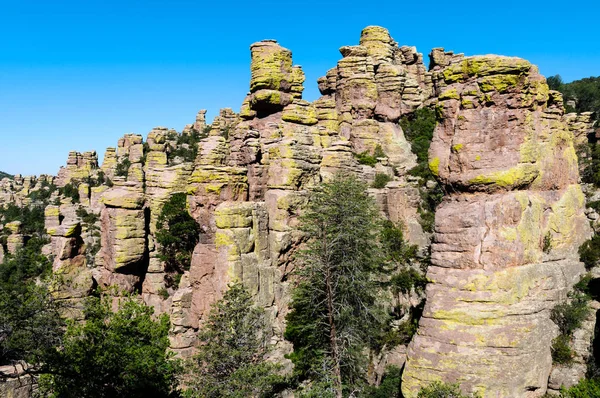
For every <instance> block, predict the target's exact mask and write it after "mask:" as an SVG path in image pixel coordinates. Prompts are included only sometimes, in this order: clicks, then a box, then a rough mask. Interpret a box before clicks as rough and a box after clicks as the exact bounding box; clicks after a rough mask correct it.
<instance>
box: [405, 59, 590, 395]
mask: <svg viewBox="0 0 600 398" xmlns="http://www.w3.org/2000/svg"><path fill="white" fill-rule="evenodd" d="M432 80H433V84H434V88H435V92H436V95H437V97H438V100H439V101H438V104H437V105H436V110H437V113H438V118H439V123H438V125H437V127H436V129H435V133H434V138H433V141H432V144H431V147H430V151H429V158H430V168H431V170H432V171H433V172H434V173H435V174H436V175H437V176H438V178H439V181H440V182H441V183H442V184H443V186H444V187H445V189H446V191H447V192H448V195H447V197H446V198H445V200H444V202H443V203H442V204H441V205H440V206H439V208H438V210H437V212H436V222H435V235H434V240H433V244H432V249H431V250H432V254H431V260H432V265H431V266H430V268H429V270H428V274H427V276H428V278H429V279H430V280H431V283H430V284H429V285H428V287H427V301H426V306H425V310H424V313H423V317H422V318H421V321H420V324H419V330H418V333H417V335H416V336H415V338H414V339H413V341H412V342H411V344H410V345H409V349H408V360H407V364H406V367H405V371H404V374H403V384H402V388H403V392H404V394H405V395H406V396H408V397H413V396H416V393H417V392H418V390H419V389H420V387H422V386H424V385H427V384H429V383H431V382H432V381H434V380H444V381H448V382H458V383H460V384H461V386H462V388H463V389H464V390H467V391H473V392H479V393H480V394H482V395H483V396H484V397H537V396H541V395H543V394H544V393H545V392H546V388H547V384H548V375H549V374H550V371H551V367H552V359H551V356H550V346H551V341H552V339H553V338H554V337H555V336H556V335H557V327H556V325H555V324H554V323H553V322H552V321H551V320H550V310H551V308H552V307H553V306H554V305H556V304H557V303H558V302H559V301H560V300H564V299H565V298H566V294H567V292H568V291H569V290H570V289H571V287H572V286H573V284H574V283H575V282H577V281H578V280H579V277H580V275H581V274H582V273H583V271H584V268H583V265H582V264H581V263H579V261H578V254H577V248H578V247H579V245H580V244H581V243H582V242H583V241H584V240H586V239H587V238H588V237H589V235H590V228H589V224H588V221H587V219H586V216H585V214H584V211H583V210H584V203H585V197H584V195H583V193H582V191H581V187H580V186H579V185H578V164H577V156H576V155H575V149H574V146H573V135H572V133H571V132H570V131H569V129H568V127H567V125H566V123H565V121H564V120H563V107H562V99H561V96H560V94H559V93H558V92H553V91H549V90H548V86H547V85H546V82H545V79H544V78H543V77H542V76H541V75H540V74H539V73H538V71H537V68H536V67H534V66H532V65H531V64H529V63H528V62H527V61H525V60H522V59H518V58H508V57H499V56H481V57H466V58H464V57H461V56H452V58H451V60H450V61H449V62H447V63H445V64H443V63H442V64H439V65H435V66H434V68H433V71H432Z"/></svg>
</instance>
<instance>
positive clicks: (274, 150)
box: [0, 27, 590, 397]
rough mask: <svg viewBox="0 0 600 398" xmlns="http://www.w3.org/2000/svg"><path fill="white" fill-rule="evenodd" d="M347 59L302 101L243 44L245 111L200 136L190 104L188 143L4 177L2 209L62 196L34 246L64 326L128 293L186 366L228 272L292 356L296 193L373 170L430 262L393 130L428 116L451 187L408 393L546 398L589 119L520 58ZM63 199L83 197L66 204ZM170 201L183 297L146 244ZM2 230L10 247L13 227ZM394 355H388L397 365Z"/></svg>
mask: <svg viewBox="0 0 600 398" xmlns="http://www.w3.org/2000/svg"><path fill="white" fill-rule="evenodd" d="M340 52H341V54H342V59H341V60H340V61H339V62H338V64H337V66H336V67H334V68H332V69H330V70H329V71H328V72H327V74H326V76H324V77H322V78H320V79H319V80H318V84H319V89H320V92H321V94H322V97H321V98H319V99H318V100H316V101H314V102H312V103H310V102H308V101H305V100H303V99H302V91H303V83H304V73H303V72H302V69H301V68H300V67H299V66H294V65H293V62H292V54H291V52H290V51H289V50H287V49H285V48H283V47H281V46H280V45H279V44H278V43H277V42H275V41H272V40H267V41H262V42H259V43H255V44H253V45H252V46H251V60H252V61H251V72H252V73H251V81H250V93H249V95H248V96H247V97H246V99H245V100H244V102H243V104H242V106H241V110H240V112H239V113H235V112H234V111H232V110H231V109H223V110H221V112H220V114H219V116H217V117H216V118H215V120H214V121H213V123H212V124H210V125H207V123H206V119H205V113H206V112H205V111H200V112H199V113H198V115H197V116H196V119H195V122H194V123H192V124H189V125H187V126H185V128H184V129H183V131H182V133H177V132H176V131H174V130H169V129H167V128H163V127H157V128H155V129H153V130H152V131H151V132H150V133H149V134H148V136H147V139H146V141H145V142H144V140H143V137H142V136H140V135H135V134H127V135H125V136H124V137H123V138H122V139H120V140H119V142H118V144H117V146H116V147H115V148H108V149H107V151H106V155H105V158H104V163H103V164H102V165H101V166H99V165H98V161H97V156H96V153H95V152H86V153H83V154H80V153H76V152H72V153H70V154H69V158H68V161H67V166H66V167H64V168H62V169H61V170H60V171H59V173H58V176H57V177H56V178H53V177H46V176H42V177H40V178H39V179H36V178H23V177H21V176H16V177H15V178H14V180H8V179H4V180H2V181H1V182H0V204H2V203H10V202H15V203H17V204H19V205H27V204H28V203H29V201H30V198H29V193H30V192H31V190H32V189H34V190H36V189H38V190H39V189H40V187H41V186H42V185H43V184H45V183H50V182H54V183H55V184H56V185H57V186H58V187H61V188H63V194H62V195H58V193H53V194H52V196H51V198H50V201H51V203H52V204H51V205H49V206H47V207H46V210H45V217H46V229H47V233H48V234H49V235H50V237H51V244H50V245H48V246H47V247H46V248H45V251H46V252H47V253H48V254H51V255H52V256H53V258H54V272H55V273H56V274H59V275H61V277H62V280H63V281H64V286H63V287H62V289H61V290H60V292H59V294H60V295H61V296H62V298H64V299H66V300H70V301H71V302H72V303H73V304H74V305H73V308H75V311H74V313H73V314H72V316H75V317H77V316H80V314H79V313H78V311H77V310H76V309H77V307H78V306H79V305H80V303H81V298H82V297H85V296H86V295H88V294H89V293H90V292H91V291H92V289H94V288H96V287H102V288H110V287H113V288H116V289H117V294H121V293H122V292H136V291H137V292H141V294H142V296H143V298H144V300H145V301H146V303H148V304H150V305H153V306H154V307H155V308H156V310H157V311H158V312H165V313H168V314H170V316H171V322H172V331H171V348H172V349H173V350H174V351H175V352H177V353H178V354H180V355H182V356H188V355H190V354H191V353H192V352H193V350H194V345H195V344H196V332H197V330H198V328H199V327H200V325H201V323H202V321H203V319H204V317H205V315H206V314H207V312H208V310H209V309H210V306H211V305H212V304H213V303H214V302H215V301H216V300H218V299H219V298H220V297H221V296H222V294H223V292H224V291H225V289H226V288H227V283H228V282H230V281H232V280H240V281H242V282H243V283H244V285H245V286H246V287H247V288H248V289H249V291H250V292H251V293H252V294H253V296H254V298H255V301H256V303H257V304H259V305H260V306H262V307H263V308H265V309H266V310H267V313H268V314H269V316H270V319H271V325H272V331H271V334H272V339H271V343H272V345H273V346H274V347H275V348H276V349H275V351H274V353H273V356H274V357H276V358H277V359H278V360H280V361H285V360H284V359H283V355H284V354H286V353H289V352H290V351H291V349H292V347H291V345H290V343H289V342H287V341H285V340H284V339H283V330H284V328H285V315H286V313H287V311H288V303H289V300H290V282H289V278H290V272H291V271H292V270H293V268H294V263H293V261H292V259H293V254H294V252H295V251H296V250H297V248H298V247H299V245H301V243H302V241H303V239H304V237H303V236H302V235H301V234H300V232H299V231H298V230H297V228H296V226H297V224H298V219H297V217H298V215H299V213H300V211H301V209H302V207H303V206H304V204H305V203H306V200H307V193H308V190H309V189H310V188H311V187H313V186H314V185H316V184H318V183H320V182H321V181H327V180H328V179H329V178H331V176H333V175H334V174H335V173H338V172H342V173H351V174H355V175H357V176H359V177H360V178H361V179H363V180H364V181H366V182H369V183H371V182H373V181H374V179H375V176H376V174H377V173H379V174H386V175H387V176H389V177H390V178H391V181H390V182H389V183H387V185H386V186H385V188H382V189H370V193H371V194H372V195H373V196H374V197H375V198H376V200H377V203H378V205H379V206H380V208H381V212H382V215H383V216H385V217H386V218H387V219H389V220H391V221H393V222H394V223H397V224H399V225H402V226H403V228H404V232H405V236H406V237H407V238H408V240H409V243H413V244H417V245H418V246H419V247H420V248H421V249H423V250H424V251H426V250H427V249H428V246H429V243H430V238H431V237H430V235H429V234H427V233H424V232H423V229H422V227H421V224H420V222H419V215H418V210H417V209H418V207H419V204H420V198H419V189H423V187H422V185H423V184H424V183H425V181H421V180H419V179H418V178H414V177H410V176H408V175H407V171H408V170H409V169H411V168H413V167H414V166H415V165H416V156H415V155H414V154H413V153H412V151H411V146H410V144H409V143H408V142H407V140H406V138H405V136H404V133H403V131H402V128H401V127H400V125H399V124H398V122H399V120H400V118H401V117H402V116H404V115H407V114H409V113H411V112H413V111H415V110H416V109H418V108H420V107H424V106H428V107H432V108H435V110H436V113H437V117H438V124H437V127H436V130H435V134H434V138H433V142H432V144H431V148H430V153H429V155H430V168H431V170H432V172H433V173H434V174H435V175H436V177H437V178H438V180H439V183H440V184H441V185H442V186H443V187H444V190H445V191H446V192H447V194H446V198H445V199H444V202H443V203H442V204H441V205H440V206H439V208H438V209H437V213H436V221H435V234H434V236H433V243H432V245H431V262H432V265H431V267H430V268H429V271H428V274H427V276H428V278H429V279H430V281H431V283H430V284H429V285H428V287H427V302H426V306H425V310H424V314H423V317H422V319H421V321H420V324H419V330H418V333H417V335H416V336H415V338H414V340H413V341H412V343H411V344H410V346H409V348H408V362H407V364H406V367H405V371H404V376H403V389H404V393H405V394H406V395H407V396H409V397H410V396H414V395H416V392H417V391H418V389H419V387H422V386H424V385H426V384H429V383H430V382H431V381H434V380H439V379H442V380H446V381H451V382H456V381H458V382H460V383H461V384H462V385H463V387H464V388H465V389H467V390H473V391H480V392H481V393H483V395H484V396H490V397H491V396H493V397H497V396H503V397H520V396H538V395H540V394H541V393H543V392H544V391H545V389H546V385H547V382H548V376H549V374H550V370H551V358H550V344H551V340H552V338H553V337H554V336H555V335H556V326H554V324H553V323H552V322H551V321H550V319H549V310H550V308H552V307H553V306H554V305H555V304H556V303H557V302H558V301H559V300H562V299H564V298H565V297H566V293H567V291H568V290H570V288H571V287H572V285H573V283H574V282H576V281H577V280H578V277H579V276H580V275H581V274H582V272H583V266H582V265H581V264H580V263H579V262H578V256H577V248H578V246H579V245H580V244H581V243H582V242H583V241H584V240H585V239H587V238H588V237H589V235H590V228H589V225H588V220H587V218H586V216H585V214H584V213H583V209H584V200H585V198H584V196H583V194H582V192H581V188H580V186H579V185H578V165H577V156H576V155H575V151H574V146H573V136H574V134H575V136H577V137H582V136H584V135H585V134H587V133H586V132H587V131H588V130H589V128H590V121H589V120H587V119H585V116H584V117H576V116H573V115H570V116H564V115H563V107H562V99H561V97H560V94H558V93H556V92H552V91H549V90H548V86H547V85H546V82H545V79H544V78H543V77H542V76H541V75H540V74H539V73H538V71H537V69H536V67H534V66H532V65H531V64H530V63H528V62H527V61H524V60H521V59H517V58H507V57H498V56H485V57H468V58H465V57H464V56H462V55H455V54H453V53H450V52H444V50H443V49H434V50H433V51H432V53H431V55H430V59H431V62H430V68H429V71H427V70H426V68H425V66H424V64H423V60H422V56H421V54H419V53H417V52H416V49H415V48H414V47H407V46H398V45H397V43H395V42H394V41H393V39H392V38H391V37H390V35H389V33H388V32H387V30H385V29H383V28H380V27H368V28H365V29H364V30H363V32H362V34H361V38H360V44H359V45H356V46H346V47H342V48H341V49H340ZM588 119H589V118H588ZM194 134H200V135H201V136H202V137H203V138H201V139H200V140H199V142H198V143H197V144H196V143H195V142H193V141H189V140H187V139H186V137H189V136H191V135H194ZM578 139H581V138H578ZM189 142H193V143H192V144H189ZM191 146H194V147H193V148H192V147H191ZM379 148H381V151H382V152H383V153H384V155H385V156H383V157H381V158H379V159H378V162H377V164H376V165H374V166H369V165H362V164H360V163H359V162H358V160H357V156H356V155H357V154H361V153H365V152H366V153H368V154H371V155H372V154H374V153H376V152H379ZM186 153H187V154H188V155H185V154H186ZM189 153H194V154H196V156H195V158H190V157H189ZM431 183H432V182H430V183H429V184H428V185H430V184H431ZM32 187H33V188H32ZM67 188H70V190H69V189H67ZM73 190H74V191H75V193H76V195H77V196H78V197H79V200H78V201H76V200H73V199H72V196H73V195H75V193H73V192H71V196H67V195H66V194H65V192H67V191H73ZM174 193H185V194H186V195H187V206H188V210H189V212H190V214H191V215H192V216H193V218H194V219H195V220H196V221H197V222H198V224H199V225H200V227H201V230H202V233H201V235H200V240H199V243H198V244H197V245H196V247H195V249H194V251H193V255H192V260H191V264H189V270H186V271H185V272H184V273H183V275H181V279H180V281H179V283H178V285H175V284H173V283H172V282H171V280H172V275H170V272H172V271H170V270H168V269H167V268H166V265H165V263H164V262H163V261H162V260H161V258H160V256H159V252H160V250H159V249H160V248H159V247H158V244H157V242H156V233H157V231H156V223H157V220H158V216H159V214H160V212H161V210H162V208H163V205H164V204H165V203H166V202H167V200H168V199H169V197H170V196H171V195H173V194H174ZM5 228H10V229H11V236H14V237H13V239H12V240H11V242H13V243H14V244H15V245H18V244H19V242H20V244H22V235H21V234H20V233H19V229H18V228H19V227H18V225H12V226H9V225H7V226H5ZM13 230H14V231H13ZM8 249H9V250H12V251H14V250H16V246H15V247H10V248H8ZM2 255H3V252H2V246H1V245H0V259H1V256H2ZM410 299H411V298H410V297H408V298H407V300H408V301H410ZM403 352H404V350H402V349H398V350H395V351H394V353H393V354H390V355H388V359H386V361H387V360H389V361H390V362H394V363H396V364H402V363H403V361H404V358H405V355H404V354H403ZM384 362H385V361H384ZM483 364H485V366H483ZM384 365H385V363H380V364H377V366H378V367H380V368H383V367H384Z"/></svg>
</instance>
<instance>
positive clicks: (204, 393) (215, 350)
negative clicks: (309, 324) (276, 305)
mask: <svg viewBox="0 0 600 398" xmlns="http://www.w3.org/2000/svg"><path fill="white" fill-rule="evenodd" d="M266 327H267V324H266V319H265V313H264V310H262V309H259V308H257V307H255V306H253V303H252V297H251V296H250V294H249V293H248V291H247V290H246V289H245V288H244V287H243V285H242V284H240V283H234V284H232V285H231V286H230V287H229V290H227V292H225V295H224V297H223V298H222V299H221V300H219V301H218V302H217V303H216V304H215V305H214V306H213V308H212V310H211V312H210V314H209V316H208V319H207V321H206V323H205V324H204V326H203V327H202V329H201V330H200V333H199V334H198V338H199V340H200V344H199V348H198V350H199V351H198V354H197V355H196V357H195V358H194V360H193V362H192V364H191V369H192V370H191V372H190V374H189V375H188V376H187V377H186V380H185V384H186V386H187V389H186V392H185V396H186V397H190V398H221V397H229V398H245V397H264V396H270V394H272V392H273V391H274V390H275V389H276V388H277V387H278V385H280V384H281V383H282V382H283V377H282V376H280V375H278V374H277V371H278V370H279V366H278V365H276V364H273V363H270V362H267V361H265V359H264V357H265V355H266V354H267V352H268V349H267V348H268V347H267V344H266Z"/></svg>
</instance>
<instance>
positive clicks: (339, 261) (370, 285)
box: [286, 175, 385, 397]
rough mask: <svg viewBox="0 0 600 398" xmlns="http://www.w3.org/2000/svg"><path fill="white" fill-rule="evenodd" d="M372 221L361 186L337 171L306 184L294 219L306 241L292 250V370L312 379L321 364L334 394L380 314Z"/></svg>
mask: <svg viewBox="0 0 600 398" xmlns="http://www.w3.org/2000/svg"><path fill="white" fill-rule="evenodd" d="M379 226H380V225H379V217H378V210H377V208H376V206H375V203H374V201H373V199H372V198H371V197H370V196H369V195H368V194H367V193H366V186H365V185H364V184H363V183H361V182H360V181H358V180H357V179H356V178H355V177H345V176H342V175H337V176H335V177H334V179H333V180H332V181H331V182H329V183H325V184H323V185H322V186H321V187H319V188H317V189H315V190H314V191H313V193H312V196H311V198H310V201H309V204H308V206H307V208H306V210H305V214H304V215H303V216H302V218H301V227H300V228H301V230H302V231H304V232H305V233H306V235H307V236H308V237H309V240H308V242H307V245H306V250H303V251H302V252H301V253H300V255H299V257H298V260H299V264H298V270H297V276H298V280H299V281H298V285H297V287H296V288H295V289H294V291H293V294H292V299H293V300H292V303H291V312H290V314H289V315H288V317H287V321H288V324H287V329H286V338H288V339H289V340H290V341H292V342H293V343H294V353H293V354H291V358H292V360H293V362H294V364H295V366H296V371H297V372H298V375H299V376H300V377H310V378H312V379H319V378H320V376H322V375H323V367H326V369H327V370H328V371H329V372H331V375H332V380H333V386H334V389H335V391H336V396H337V397H341V396H342V391H343V386H344V385H346V386H352V385H353V384H354V383H356V382H357V381H358V379H359V378H360V375H361V373H362V365H363V363H364V362H363V359H364V358H363V357H364V355H363V353H364V349H365V348H367V347H368V346H369V344H370V339H371V338H372V337H373V336H375V335H376V333H374V330H376V329H378V328H379V327H380V326H381V325H382V322H383V320H384V318H385V316H384V312H383V311H382V310H381V308H380V307H379V306H378V305H377V302H376V293H377V291H378V289H377V284H376V276H377V274H378V273H379V272H380V270H381V264H382V260H381V258H380V256H379V254H378V253H379V251H380V248H379V245H378V235H379Z"/></svg>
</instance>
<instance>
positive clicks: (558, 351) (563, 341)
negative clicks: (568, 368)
mask: <svg viewBox="0 0 600 398" xmlns="http://www.w3.org/2000/svg"><path fill="white" fill-rule="evenodd" d="M551 351H552V362H554V363H558V364H561V365H568V364H570V363H572V362H573V355H574V352H573V350H572V349H571V338H570V337H569V336H567V335H565V334H561V335H559V336H558V337H556V338H555V339H554V340H552V347H551Z"/></svg>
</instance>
